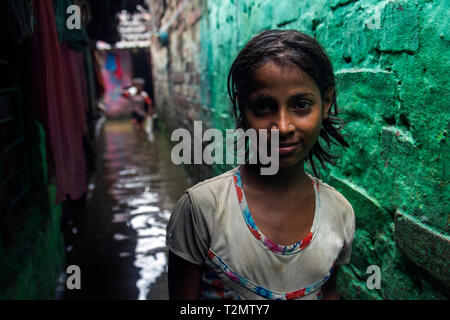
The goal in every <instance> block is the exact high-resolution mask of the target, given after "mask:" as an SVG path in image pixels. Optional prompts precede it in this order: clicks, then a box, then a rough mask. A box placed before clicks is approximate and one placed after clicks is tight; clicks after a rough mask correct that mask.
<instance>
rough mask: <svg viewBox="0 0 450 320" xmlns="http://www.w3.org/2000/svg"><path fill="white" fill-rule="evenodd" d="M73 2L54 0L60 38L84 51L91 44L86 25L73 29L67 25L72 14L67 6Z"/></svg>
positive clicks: (72, 47) (74, 47) (77, 49)
mask: <svg viewBox="0 0 450 320" xmlns="http://www.w3.org/2000/svg"><path fill="white" fill-rule="evenodd" d="M72 4H73V3H72V1H70V0H53V7H54V10H55V21H56V29H57V31H58V39H59V41H60V42H63V43H67V44H68V45H69V47H70V48H71V49H73V50H75V51H84V50H86V48H87V47H88V46H89V44H90V41H89V37H88V35H87V33H86V29H85V27H84V25H83V24H81V29H72V30H71V29H69V28H68V27H67V20H68V19H69V17H70V16H71V14H68V13H67V8H68V7H69V6H71V5H72ZM80 19H81V17H80Z"/></svg>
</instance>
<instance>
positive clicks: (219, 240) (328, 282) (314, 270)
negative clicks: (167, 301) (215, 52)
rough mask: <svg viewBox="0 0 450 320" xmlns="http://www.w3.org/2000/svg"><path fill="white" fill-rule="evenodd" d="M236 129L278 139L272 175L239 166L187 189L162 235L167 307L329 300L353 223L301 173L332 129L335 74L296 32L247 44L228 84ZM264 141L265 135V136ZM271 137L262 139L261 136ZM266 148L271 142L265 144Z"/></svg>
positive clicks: (344, 208) (326, 189)
mask: <svg viewBox="0 0 450 320" xmlns="http://www.w3.org/2000/svg"><path fill="white" fill-rule="evenodd" d="M228 91H229V95H230V98H231V101H232V103H233V111H234V115H235V117H236V120H237V127H238V128H243V129H244V130H245V129H249V128H253V129H256V130H258V129H275V130H278V132H279V139H280V140H279V149H278V150H277V152H278V153H279V171H278V173H277V174H275V175H272V176H270V175H261V173H260V170H259V169H260V165H249V164H245V165H242V166H239V167H236V168H235V169H233V170H231V171H229V172H226V173H224V174H222V175H220V176H218V177H215V178H212V179H209V180H206V181H203V182H201V183H199V184H197V185H196V186H194V187H192V188H190V189H188V190H187V191H186V193H185V194H184V195H183V196H182V197H181V199H180V200H179V201H178V203H177V205H176V207H175V208H174V210H173V213H172V216H171V218H170V221H169V225H168V227H167V246H168V248H169V250H170V251H169V294H170V298H171V299H321V298H324V299H337V298H339V295H338V294H337V292H336V288H335V274H336V267H337V266H339V265H343V264H347V263H349V261H350V254H351V243H352V240H353V234H354V229H355V217H354V213H353V209H352V206H351V205H350V203H349V202H348V201H347V200H346V199H345V198H344V197H343V196H342V195H341V194H340V193H339V192H338V191H336V190H335V189H334V188H332V187H331V186H329V185H327V184H325V183H323V182H322V181H321V180H319V179H318V178H315V177H313V176H311V175H309V174H307V173H306V172H305V170H304V164H305V161H309V162H310V164H311V166H312V168H313V171H314V173H315V175H317V173H316V169H315V166H314V163H313V157H315V158H317V159H318V160H319V161H320V163H321V164H322V165H323V163H324V161H328V162H331V160H332V158H333V156H332V155H330V154H329V153H328V152H327V151H325V150H324V149H323V148H322V146H321V145H320V144H319V141H318V138H319V136H321V137H322V138H323V140H325V142H326V143H327V145H328V147H329V146H330V143H331V142H333V143H335V144H340V145H342V146H346V147H347V146H348V145H347V143H346V142H345V140H344V139H343V137H342V136H341V135H340V133H339V131H338V129H339V128H338V126H337V125H338V124H339V123H340V122H338V121H337V119H336V118H334V117H333V116H336V115H337V105H336V91H335V81H334V75H333V69H332V66H331V63H330V61H329V59H328V58H327V56H326V54H325V53H324V50H323V49H322V47H321V46H320V45H319V44H318V43H317V42H316V41H315V40H314V39H313V38H311V37H309V36H307V35H305V34H303V33H300V32H298V31H295V30H287V31H281V30H270V31H265V32H262V33H260V34H259V35H257V36H255V37H254V38H253V39H251V40H250V42H249V43H248V44H247V45H246V46H245V47H244V49H243V50H242V51H241V52H240V53H239V55H238V56H237V58H236V60H235V61H234V63H233V65H232V67H231V70H230V73H229V76H228ZM268 132H269V133H270V130H269V131H268ZM269 135H270V134H269ZM268 139H269V140H270V136H269V137H268Z"/></svg>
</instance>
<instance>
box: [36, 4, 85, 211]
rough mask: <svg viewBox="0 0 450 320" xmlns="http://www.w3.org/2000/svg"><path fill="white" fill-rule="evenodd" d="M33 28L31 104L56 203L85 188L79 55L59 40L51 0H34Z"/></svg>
mask: <svg viewBox="0 0 450 320" xmlns="http://www.w3.org/2000/svg"><path fill="white" fill-rule="evenodd" d="M33 4H34V14H35V19H36V32H35V33H34V35H33V37H32V41H31V46H32V51H31V52H32V55H31V56H30V58H31V68H32V72H31V73H30V75H31V79H30V81H32V83H33V86H32V87H31V88H32V101H33V104H32V107H33V109H34V113H35V114H38V115H40V117H42V121H41V123H42V124H43V126H44V128H45V131H46V132H47V140H48V142H47V147H48V150H47V151H48V152H47V154H48V159H49V162H50V164H51V165H52V167H54V170H55V175H56V186H57V197H56V203H60V202H61V201H63V200H66V199H67V198H68V197H69V198H70V199H72V200H76V199H79V198H80V197H81V196H82V195H83V194H84V193H85V192H86V190H87V177H86V160H85V156H84V149H83V136H84V134H85V133H86V120H85V108H86V102H85V97H83V95H84V94H85V93H84V88H83V83H82V81H85V79H84V78H83V77H82V75H81V68H82V67H83V66H82V65H81V62H80V61H81V60H80V59H79V57H80V54H79V53H76V52H74V51H72V50H70V49H69V48H68V47H67V45H64V44H63V45H61V44H60V43H59V41H58V34H57V30H56V22H55V13H54V11H53V6H52V0H34V1H33Z"/></svg>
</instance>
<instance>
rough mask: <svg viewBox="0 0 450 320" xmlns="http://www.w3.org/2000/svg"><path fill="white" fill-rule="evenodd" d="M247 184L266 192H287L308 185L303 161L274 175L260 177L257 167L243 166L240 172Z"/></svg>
mask: <svg viewBox="0 0 450 320" xmlns="http://www.w3.org/2000/svg"><path fill="white" fill-rule="evenodd" d="M242 171H244V172H243V174H244V179H245V180H246V182H247V183H250V184H251V185H254V186H259V187H260V188H261V187H262V188H264V189H266V190H269V189H270V190H273V191H279V190H284V191H289V190H292V189H297V188H298V187H300V186H302V185H305V183H307V182H308V183H309V177H308V176H307V174H306V172H305V169H304V161H303V160H302V161H301V162H299V163H298V164H297V165H295V166H292V167H287V168H279V170H278V172H277V173H276V174H275V175H261V173H260V167H259V166H258V165H250V164H245V165H243V166H242V167H241V172H242Z"/></svg>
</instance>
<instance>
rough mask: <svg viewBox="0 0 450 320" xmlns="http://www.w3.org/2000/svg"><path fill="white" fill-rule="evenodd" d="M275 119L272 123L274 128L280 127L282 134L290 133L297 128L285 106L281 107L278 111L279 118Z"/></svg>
mask: <svg viewBox="0 0 450 320" xmlns="http://www.w3.org/2000/svg"><path fill="white" fill-rule="evenodd" d="M274 120H275V121H274V123H273V124H272V129H278V130H279V132H280V136H285V135H288V134H289V133H291V132H293V131H294V129H295V128H294V124H293V122H292V121H291V119H290V117H289V114H288V112H287V111H286V110H284V108H280V110H279V111H278V113H277V118H276V119H274Z"/></svg>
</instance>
